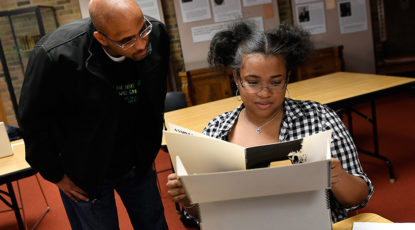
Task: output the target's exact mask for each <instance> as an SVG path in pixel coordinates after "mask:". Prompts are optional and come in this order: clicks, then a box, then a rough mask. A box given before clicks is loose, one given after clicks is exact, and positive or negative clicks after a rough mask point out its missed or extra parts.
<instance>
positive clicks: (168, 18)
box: [161, 0, 184, 90]
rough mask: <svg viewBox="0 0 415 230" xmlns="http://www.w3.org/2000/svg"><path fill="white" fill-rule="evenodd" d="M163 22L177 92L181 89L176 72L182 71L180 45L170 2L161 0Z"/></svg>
mask: <svg viewBox="0 0 415 230" xmlns="http://www.w3.org/2000/svg"><path fill="white" fill-rule="evenodd" d="M161 3H162V7H163V14H164V21H165V23H166V26H167V30H168V32H169V36H170V49H171V62H172V67H173V68H172V69H173V74H172V76H173V77H174V78H175V81H176V85H177V88H178V90H180V89H181V85H180V79H179V77H178V72H180V71H184V61H183V53H182V45H181V43H180V35H179V29H178V27H177V19H176V12H175V10H174V4H173V1H172V0H161Z"/></svg>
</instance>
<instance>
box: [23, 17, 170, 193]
mask: <svg viewBox="0 0 415 230" xmlns="http://www.w3.org/2000/svg"><path fill="white" fill-rule="evenodd" d="M148 18H149V19H150V21H151V23H152V24H153V30H152V32H151V34H150V38H149V42H150V44H151V48H152V52H151V54H149V55H148V56H147V57H146V58H144V59H143V60H141V61H138V62H136V65H137V72H138V73H139V75H140V79H141V90H140V102H139V103H137V106H138V111H139V114H140V115H139V117H137V119H139V121H140V122H139V126H138V129H137V130H136V131H137V133H138V138H137V141H136V142H135V143H133V144H135V145H136V147H137V148H136V149H138V151H137V153H136V154H135V155H134V165H135V166H136V170H137V171H138V173H143V172H144V171H146V170H148V169H149V168H150V167H151V166H152V163H153V161H154V158H155V157H156V155H157V153H158V150H159V148H160V143H161V136H162V127H163V108H164V99H165V94H166V78H165V77H166V75H167V71H168V65H169V55H170V50H169V41H168V35H167V31H166V28H165V26H164V25H163V24H162V23H160V22H159V21H157V20H155V19H152V18H150V17H148ZM94 31H95V28H94V26H93V24H92V23H91V20H90V19H89V18H87V19H82V20H78V21H75V22H73V23H70V24H67V25H64V26H62V27H60V28H58V29H57V30H55V31H54V32H52V33H51V34H49V35H46V36H45V37H43V38H42V39H41V40H40V41H39V42H38V43H37V44H36V46H35V49H34V51H33V53H32V54H31V57H30V59H29V63H28V65H27V71H26V73H25V79H24V83H23V87H22V92H21V97H20V102H19V120H20V128H21V129H22V131H23V137H24V141H25V146H26V160H27V161H28V162H29V164H30V165H31V166H32V167H33V168H34V169H36V170H38V171H39V172H40V174H41V175H42V176H43V177H44V178H45V179H47V180H49V181H51V182H58V181H59V180H60V179H61V178H62V176H63V174H67V175H68V177H69V178H70V179H71V180H72V181H74V183H75V184H76V185H77V186H79V187H80V188H82V189H83V190H85V191H86V192H87V193H88V194H89V196H90V198H93V197H97V196H98V195H99V185H100V183H101V182H102V180H103V179H104V176H105V174H106V172H107V171H108V167H109V165H110V160H111V157H112V154H116V151H117V149H116V146H115V145H116V137H115V135H116V133H117V132H116V131H117V130H118V129H119V121H120V117H119V116H120V114H119V112H118V111H119V106H120V103H119V102H120V101H119V100H120V97H119V96H118V95H117V94H116V92H115V90H114V87H113V85H112V82H111V77H114V76H108V73H107V72H105V71H103V69H104V68H103V65H104V64H103V63H105V62H104V61H103V58H108V57H107V56H105V53H104V52H102V47H101V45H100V44H99V43H98V41H96V39H95V38H94V37H93V32H94ZM115 77H117V76H115ZM119 77H122V76H119Z"/></svg>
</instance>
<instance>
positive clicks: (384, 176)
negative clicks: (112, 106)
mask: <svg viewBox="0 0 415 230" xmlns="http://www.w3.org/2000/svg"><path fill="white" fill-rule="evenodd" d="M376 105H377V118H378V124H379V143H380V144H379V148H380V153H381V154H383V155H385V156H386V157H388V158H389V159H390V160H391V161H392V164H393V166H394V169H395V174H396V177H397V180H396V182H395V183H393V184H391V183H389V175H388V173H387V168H386V164H385V163H384V162H383V161H381V160H378V159H374V158H371V157H368V156H367V155H364V154H360V159H361V163H362V166H363V168H364V170H365V171H366V173H367V174H368V175H369V177H370V178H371V179H372V182H373V184H374V186H375V193H374V195H373V197H372V199H371V200H370V202H369V204H368V205H367V206H366V207H365V208H363V209H361V210H359V211H356V212H353V213H352V214H356V213H363V212H373V213H377V214H379V215H381V216H383V217H385V218H388V219H390V220H392V221H394V222H415V199H414V195H413V194H414V192H413V190H412V188H414V187H415V180H414V179H413V178H415V168H414V167H413V165H415V145H414V143H415V131H414V130H415V121H414V118H415V97H414V95H413V94H411V93H410V92H402V93H399V94H394V95H390V96H385V97H383V98H380V99H378V100H377V103H376ZM357 108H358V109H359V110H360V111H364V112H365V113H367V114H369V104H368V103H362V104H360V105H358V106H357ZM353 122H354V133H355V135H354V139H355V142H356V144H357V145H358V146H359V147H365V148H366V149H369V150H372V149H373V147H372V146H373V142H372V136H371V135H372V134H371V126H370V125H369V123H368V122H367V121H366V120H364V119H363V118H360V117H356V116H354V117H353ZM169 167H170V162H169V157H168V155H167V154H166V153H165V152H162V151H160V153H159V156H158V157H157V160H156V168H157V171H162V170H164V169H168V168H169ZM168 174H169V171H166V172H162V173H159V181H160V188H161V195H162V199H163V204H164V207H165V214H166V219H167V222H168V224H169V228H170V229H171V230H184V229H185V228H184V227H183V225H182V224H181V222H180V221H179V217H178V215H177V213H176V211H175V206H174V203H173V202H171V201H170V200H169V199H168V197H167V194H166V188H165V184H166V177H167V175H168ZM39 178H40V177H39ZM40 180H41V184H42V186H43V188H44V190H45V193H46V196H47V200H48V202H49V204H50V206H51V210H50V212H49V213H48V214H47V215H46V217H45V219H44V220H43V221H42V222H41V223H40V225H39V226H38V228H37V229H38V230H42V229H47V230H50V229H60V230H61V229H62V230H64V229H70V226H69V222H68V220H67V218H66V214H65V211H64V209H63V206H62V202H61V200H60V197H59V193H58V190H57V188H56V186H55V185H53V184H51V183H49V182H47V181H45V180H43V179H40ZM14 186H15V188H16V191H17V187H16V183H14ZM19 186H20V190H21V191H22V198H23V204H24V210H25V214H26V217H27V220H28V225H29V227H31V226H32V225H33V224H34V223H35V222H36V220H37V218H38V217H39V216H40V215H41V214H42V211H43V210H44V209H45V208H46V206H45V204H44V201H43V199H42V198H41V197H42V196H41V193H40V190H39V188H38V186H37V184H36V180H35V178H34V177H30V178H26V179H23V180H20V182H19ZM0 189H2V190H5V189H6V188H5V186H4V185H2V186H0ZM117 202H118V203H120V199H119V198H117ZM0 203H1V202H0ZM118 207H119V208H118V209H119V219H120V227H121V229H123V230H124V229H132V227H131V225H130V223H129V220H128V216H127V213H126V211H125V209H124V208H123V207H122V205H118ZM6 209H7V207H6V206H5V205H4V204H3V203H1V204H0V211H1V210H6ZM0 229H1V230H15V229H18V227H17V225H16V220H15V217H14V214H13V212H1V213H0Z"/></svg>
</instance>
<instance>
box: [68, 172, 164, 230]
mask: <svg viewBox="0 0 415 230" xmlns="http://www.w3.org/2000/svg"><path fill="white" fill-rule="evenodd" d="M156 176H157V175H156V173H155V172H154V170H153V169H150V170H149V171H148V172H146V173H145V175H143V176H139V177H137V176H136V173H135V170H134V169H132V170H130V171H129V172H128V173H126V174H124V175H122V176H119V177H116V178H111V179H105V181H104V184H103V186H102V193H101V194H102V195H101V196H100V197H99V199H97V200H95V201H90V202H84V201H78V202H74V201H72V200H71V199H70V198H69V197H68V196H66V195H65V193H63V192H62V191H60V193H61V197H62V201H63V204H64V206H65V209H66V214H67V215H68V218H69V222H70V223H71V227H72V229H74V230H78V229H82V230H85V229H88V230H89V229H91V230H101V229H102V230H106V229H108V230H114V229H119V224H118V215H117V208H116V204H115V198H114V189H115V190H116V191H117V193H118V194H119V195H120V197H121V200H122V202H123V204H124V206H125V208H126V209H127V212H128V216H129V217H130V221H131V224H132V225H133V227H134V229H148V230H167V229H168V227H167V223H166V220H165V218H164V209H163V204H162V202H161V198H160V193H159V191H158V188H157V181H156Z"/></svg>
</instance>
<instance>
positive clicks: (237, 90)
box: [235, 88, 242, 101]
mask: <svg viewBox="0 0 415 230" xmlns="http://www.w3.org/2000/svg"><path fill="white" fill-rule="evenodd" d="M235 96H236V100H238V101H242V99H241V97H240V95H239V89H238V88H236V93H235ZM238 96H239V97H238Z"/></svg>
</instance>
